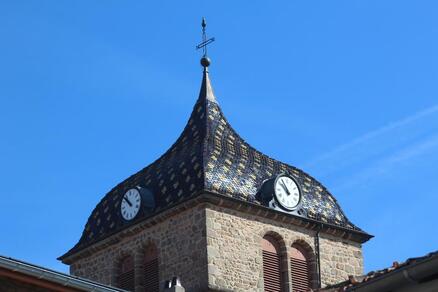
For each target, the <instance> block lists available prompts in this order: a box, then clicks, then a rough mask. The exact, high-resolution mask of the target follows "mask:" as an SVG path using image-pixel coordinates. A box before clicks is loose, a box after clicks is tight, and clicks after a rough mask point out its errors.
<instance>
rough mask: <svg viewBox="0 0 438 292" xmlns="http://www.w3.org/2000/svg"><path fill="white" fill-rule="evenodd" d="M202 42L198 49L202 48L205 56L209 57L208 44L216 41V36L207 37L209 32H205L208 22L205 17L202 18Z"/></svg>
mask: <svg viewBox="0 0 438 292" xmlns="http://www.w3.org/2000/svg"><path fill="white" fill-rule="evenodd" d="M201 25H202V42H201V43H200V44H199V45H197V46H196V49H197V50H199V49H201V48H202V51H203V53H204V57H207V45H209V44H211V43H212V42H214V38H209V39H207V34H206V33H205V27H206V26H207V22H206V21H205V17H203V18H202V24H201Z"/></svg>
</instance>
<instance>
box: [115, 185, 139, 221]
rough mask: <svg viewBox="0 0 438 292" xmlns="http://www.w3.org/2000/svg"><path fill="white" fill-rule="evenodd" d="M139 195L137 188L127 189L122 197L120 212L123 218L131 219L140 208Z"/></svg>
mask: <svg viewBox="0 0 438 292" xmlns="http://www.w3.org/2000/svg"><path fill="white" fill-rule="evenodd" d="M140 205H141V196H140V192H139V191H138V190H137V189H130V190H128V191H127V192H126V193H125V194H124V195H123V197H122V203H121V204H120V212H121V213H122V217H123V219H125V220H132V219H134V217H135V216H137V214H138V211H139V210H140Z"/></svg>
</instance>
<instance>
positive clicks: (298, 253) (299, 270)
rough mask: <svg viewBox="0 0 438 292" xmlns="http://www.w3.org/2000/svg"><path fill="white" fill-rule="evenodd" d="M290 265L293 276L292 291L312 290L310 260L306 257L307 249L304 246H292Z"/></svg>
mask: <svg viewBox="0 0 438 292" xmlns="http://www.w3.org/2000/svg"><path fill="white" fill-rule="evenodd" d="M290 267H291V278H292V291H293V292H308V291H310V270H309V261H308V259H307V257H306V253H305V251H304V250H303V249H302V248H300V247H298V246H292V251H291V257H290Z"/></svg>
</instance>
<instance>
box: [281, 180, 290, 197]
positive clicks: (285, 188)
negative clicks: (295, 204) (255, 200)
mask: <svg viewBox="0 0 438 292" xmlns="http://www.w3.org/2000/svg"><path fill="white" fill-rule="evenodd" d="M280 183H281V186H282V187H283V189H284V190H285V191H286V193H287V195H288V196H289V195H290V192H289V190H288V189H287V186H286V185H285V183H284V181H282V180H280Z"/></svg>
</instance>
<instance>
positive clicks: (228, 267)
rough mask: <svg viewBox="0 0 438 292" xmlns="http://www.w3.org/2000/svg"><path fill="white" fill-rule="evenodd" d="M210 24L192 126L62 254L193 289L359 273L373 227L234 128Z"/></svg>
mask: <svg viewBox="0 0 438 292" xmlns="http://www.w3.org/2000/svg"><path fill="white" fill-rule="evenodd" d="M202 31H203V40H202V42H201V44H199V45H198V46H197V48H198V49H201V48H202V49H203V51H204V54H203V57H202V59H201V65H202V67H203V72H202V82H201V88H200V92H199V96H198V99H197V101H196V103H195V105H194V108H193V111H192V113H191V115H190V118H189V120H188V122H187V124H186V126H185V128H184V130H183V132H182V133H181V135H180V136H179V138H178V139H177V141H176V142H175V143H174V144H173V145H172V146H171V147H170V148H169V150H167V151H166V152H165V153H164V154H163V155H162V156H161V157H159V158H158V159H157V160H156V161H154V162H153V163H151V164H150V165H148V166H146V167H145V168H143V169H142V170H140V171H139V172H137V173H135V174H133V175H131V176H130V177H128V178H127V179H126V180H124V181H122V182H121V183H120V184H118V185H116V186H115V187H114V188H113V189H111V190H110V191H109V192H108V193H107V194H106V195H105V196H104V197H103V198H102V200H101V201H100V202H99V203H98V205H97V206H96V207H95V209H94V210H93V211H92V213H91V215H90V217H89V218H88V221H87V223H86V225H85V228H84V231H83V233H82V236H81V238H80V240H79V241H78V243H77V244H76V245H75V246H74V247H73V248H72V249H70V250H69V251H68V252H67V253H65V254H64V255H63V256H61V257H60V258H59V259H60V260H61V261H62V262H63V263H65V264H68V265H70V271H71V274H73V275H77V276H81V277H85V278H89V279H91V280H95V281H99V282H101V283H104V284H109V285H113V286H117V287H121V288H124V289H127V290H131V291H167V290H165V289H169V287H170V286H172V285H170V286H169V282H168V281H169V280H171V279H174V280H173V282H174V283H178V285H177V284H175V285H174V286H172V287H173V288H172V289H177V290H178V289H180V288H179V287H181V289H184V288H185V290H186V291H297V292H298V291H309V289H314V288H318V287H321V286H325V285H328V284H334V283H337V282H340V281H343V280H346V279H347V278H348V276H349V275H361V274H362V272H363V258H362V247H361V246H362V244H363V243H364V242H366V241H368V240H369V239H370V238H371V237H372V236H371V235H369V234H367V233H366V232H364V231H363V230H361V229H360V228H359V227H357V226H356V225H354V224H353V223H352V222H351V221H350V220H349V219H348V218H347V216H346V215H345V214H344V212H343V211H342V209H341V207H340V206H339V204H338V203H337V201H336V199H335V198H334V196H333V195H332V194H331V193H330V192H329V191H328V190H327V189H326V188H325V187H324V186H323V185H322V184H320V183H319V182H318V181H317V180H316V179H315V178H313V177H312V176H310V175H309V174H307V173H305V172H304V171H302V170H300V169H298V168H296V167H293V166H290V165H288V164H286V163H283V162H281V161H278V160H275V159H273V158H271V157H269V156H267V155H265V154H263V153H262V152H260V151H258V150H256V149H255V148H253V147H252V146H251V145H249V144H248V143H247V142H246V141H245V140H243V139H242V138H241V136H240V135H239V134H238V133H237V132H236V131H235V130H234V129H233V128H232V127H231V125H230V124H229V123H228V121H227V119H226V118H225V116H224V114H223V112H222V109H221V108H220V106H219V103H218V101H217V98H216V96H215V94H214V92H213V87H212V84H211V81H210V73H209V67H210V66H211V60H210V59H209V58H208V56H207V45H208V44H210V43H211V42H213V41H214V38H210V39H209V38H207V36H206V22H205V19H203V21H202ZM174 277H178V278H174ZM171 282H172V281H171ZM182 287H184V288H182Z"/></svg>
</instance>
